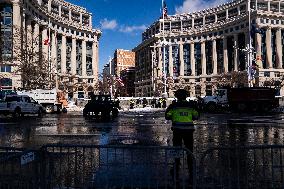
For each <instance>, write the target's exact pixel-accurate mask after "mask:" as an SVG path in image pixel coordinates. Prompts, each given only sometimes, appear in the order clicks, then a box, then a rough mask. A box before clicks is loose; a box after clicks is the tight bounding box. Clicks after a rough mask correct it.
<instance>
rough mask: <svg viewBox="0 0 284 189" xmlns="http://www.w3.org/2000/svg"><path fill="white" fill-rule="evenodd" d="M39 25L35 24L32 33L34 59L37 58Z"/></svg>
mask: <svg viewBox="0 0 284 189" xmlns="http://www.w3.org/2000/svg"><path fill="white" fill-rule="evenodd" d="M39 39H40V37H39V25H38V23H35V25H34V33H33V52H34V56H35V58H39V43H40V42H39Z"/></svg>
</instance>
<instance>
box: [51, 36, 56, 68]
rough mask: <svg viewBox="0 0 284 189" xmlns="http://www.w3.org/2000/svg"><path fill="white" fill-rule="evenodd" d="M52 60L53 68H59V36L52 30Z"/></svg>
mask: <svg viewBox="0 0 284 189" xmlns="http://www.w3.org/2000/svg"><path fill="white" fill-rule="evenodd" d="M50 61H51V70H52V71H54V70H57V69H56V68H57V38H56V33H55V32H52V34H51V55H50Z"/></svg>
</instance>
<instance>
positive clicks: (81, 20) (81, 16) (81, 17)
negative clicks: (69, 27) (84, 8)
mask: <svg viewBox="0 0 284 189" xmlns="http://www.w3.org/2000/svg"><path fill="white" fill-rule="evenodd" d="M80 24H83V15H82V13H81V12H80Z"/></svg>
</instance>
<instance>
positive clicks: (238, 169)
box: [198, 145, 284, 189]
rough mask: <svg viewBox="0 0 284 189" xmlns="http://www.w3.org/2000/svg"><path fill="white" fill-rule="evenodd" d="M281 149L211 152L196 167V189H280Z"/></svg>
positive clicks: (283, 180)
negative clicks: (197, 168) (197, 167)
mask: <svg viewBox="0 0 284 189" xmlns="http://www.w3.org/2000/svg"><path fill="white" fill-rule="evenodd" d="M283 157H284V146H283V145H268V146H265V145H264V146H248V147H224V148H212V149H209V150H207V151H206V152H205V153H203V156H202V158H201V159H200V164H199V173H198V174H199V178H198V188H206V189H209V188H222V189H246V188H249V189H253V188H255V189H259V188H263V189H266V188H267V189H270V188H271V189H272V188H273V189H277V188H284V164H283V162H284V159H283Z"/></svg>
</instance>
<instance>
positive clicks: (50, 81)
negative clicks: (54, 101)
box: [1, 26, 56, 90]
mask: <svg viewBox="0 0 284 189" xmlns="http://www.w3.org/2000/svg"><path fill="white" fill-rule="evenodd" d="M27 33H29V34H30V36H28V34H27ZM32 33H33V31H31V30H29V29H26V30H24V29H23V28H21V27H20V28H19V27H16V26H13V36H11V38H12V40H13V39H19V40H20V41H16V43H18V44H20V45H14V48H13V53H14V54H13V55H14V56H13V57H10V58H9V59H7V60H6V61H7V62H9V64H11V63H12V65H13V66H14V74H17V75H20V76H21V80H22V88H23V89H24V90H30V89H37V88H40V89H45V88H54V87H55V76H56V75H55V74H56V73H55V72H54V66H52V65H51V62H54V60H51V59H50V58H49V59H48V58H47V57H48V54H45V53H44V52H43V49H42V45H44V44H42V43H43V41H42V40H44V39H42V38H41V36H33V35H32ZM14 43H15V40H14ZM4 48H5V47H4ZM3 63H4V62H3V61H2V62H1V64H3Z"/></svg>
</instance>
